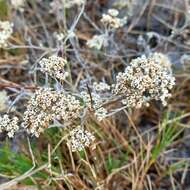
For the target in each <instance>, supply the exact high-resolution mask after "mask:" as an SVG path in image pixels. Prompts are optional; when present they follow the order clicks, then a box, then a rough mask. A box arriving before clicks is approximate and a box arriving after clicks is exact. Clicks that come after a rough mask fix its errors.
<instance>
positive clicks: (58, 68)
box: [39, 55, 69, 80]
mask: <svg viewBox="0 0 190 190" xmlns="http://www.w3.org/2000/svg"><path fill="white" fill-rule="evenodd" d="M39 64H40V66H41V71H42V72H46V73H48V74H49V75H50V76H52V77H55V78H57V79H60V80H65V78H66V77H67V76H68V75H69V73H68V72H66V71H65V66H66V64H67V61H66V60H65V59H63V58H62V57H57V56H55V55H52V56H51V57H49V58H48V59H47V58H43V59H42V60H41V61H40V62H39Z"/></svg>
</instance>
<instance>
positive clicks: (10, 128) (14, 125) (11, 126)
mask: <svg viewBox="0 0 190 190" xmlns="http://www.w3.org/2000/svg"><path fill="white" fill-rule="evenodd" d="M18 130H19V126H18V118H17V117H13V118H11V119H10V118H9V115H7V114H5V115H3V116H0V133H2V132H6V133H7V136H8V137H9V138H12V137H13V136H14V134H15V133H16V132H17V131H18Z"/></svg>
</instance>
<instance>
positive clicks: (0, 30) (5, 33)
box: [0, 21, 13, 48]
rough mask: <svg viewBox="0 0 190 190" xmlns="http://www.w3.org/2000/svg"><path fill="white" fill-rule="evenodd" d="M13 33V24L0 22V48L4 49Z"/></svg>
mask: <svg viewBox="0 0 190 190" xmlns="http://www.w3.org/2000/svg"><path fill="white" fill-rule="evenodd" d="M12 33H13V24H12V23H10V22H9V21H0V48H1V47H6V46H7V45H8V44H7V40H8V39H9V37H10V36H11V34H12Z"/></svg>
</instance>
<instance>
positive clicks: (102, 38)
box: [86, 34, 108, 50]
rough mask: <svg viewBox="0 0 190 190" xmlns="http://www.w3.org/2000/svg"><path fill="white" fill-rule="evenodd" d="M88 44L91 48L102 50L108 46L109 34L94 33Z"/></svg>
mask: <svg viewBox="0 0 190 190" xmlns="http://www.w3.org/2000/svg"><path fill="white" fill-rule="evenodd" d="M86 44H87V46H88V47H90V48H95V49H98V50H100V49H101V48H102V47H107V46H108V36H107V35H106V34H100V35H94V36H93V37H92V39H90V40H88V41H87V43H86Z"/></svg>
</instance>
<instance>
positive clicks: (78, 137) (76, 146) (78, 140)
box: [68, 126, 95, 152]
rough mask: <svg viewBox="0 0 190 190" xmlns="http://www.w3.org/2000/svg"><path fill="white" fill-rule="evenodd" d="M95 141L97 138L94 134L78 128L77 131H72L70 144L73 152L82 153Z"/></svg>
mask: <svg viewBox="0 0 190 190" xmlns="http://www.w3.org/2000/svg"><path fill="white" fill-rule="evenodd" d="M94 140H95V137H94V135H92V133H90V132H89V131H87V130H85V129H84V128H83V127H81V126H77V127H76V128H75V129H73V130H72V131H70V133H69V140H68V143H69V144H70V145H71V149H72V151H73V152H75V151H81V150H83V149H84V148H85V147H88V146H90V144H92V143H93V141H94Z"/></svg>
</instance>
